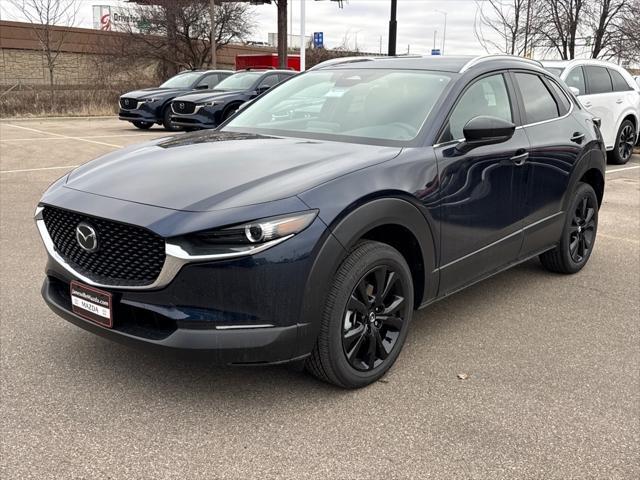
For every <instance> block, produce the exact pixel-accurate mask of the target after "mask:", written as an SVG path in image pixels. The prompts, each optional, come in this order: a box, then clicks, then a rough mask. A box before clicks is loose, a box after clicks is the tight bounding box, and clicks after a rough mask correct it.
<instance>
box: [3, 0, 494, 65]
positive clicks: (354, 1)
mask: <svg viewBox="0 0 640 480" xmlns="http://www.w3.org/2000/svg"><path fill="white" fill-rule="evenodd" d="M300 1H301V0H289V4H290V7H289V8H290V10H291V11H292V12H293V33H294V34H299V33H300ZM81 3H82V7H81V9H80V12H79V22H78V23H79V24H78V26H80V27H87V28H91V27H92V24H93V19H92V8H91V6H92V5H124V2H119V1H116V0H81ZM390 3H391V2H390V0H348V1H345V2H344V8H343V9H340V8H338V5H337V4H336V3H335V2H331V1H315V0H307V1H306V10H307V15H306V17H307V26H306V31H307V33H308V34H311V33H313V32H324V38H325V46H326V47H328V48H333V47H336V46H339V45H341V44H343V42H344V40H345V38H346V39H347V41H348V44H349V47H350V48H354V47H355V46H356V37H357V45H358V48H359V49H360V50H361V51H367V52H373V53H377V52H378V51H379V49H380V38H381V37H382V52H386V50H387V41H388V40H387V38H388V37H387V35H388V28H389V13H390ZM476 8H477V7H476V2H475V1H474V0H440V1H435V0H398V43H397V52H398V53H406V51H407V49H408V48H410V51H411V53H430V52H431V48H432V47H433V35H434V32H435V31H436V30H437V38H436V48H442V40H443V33H444V14H442V13H439V12H438V10H440V11H443V12H447V32H446V43H445V53H447V54H450V55H451V54H482V53H485V51H484V49H483V48H482V47H481V46H480V45H479V44H478V41H477V40H476V38H475V36H474V33H473V24H474V18H475V14H476ZM253 10H254V12H255V21H256V30H255V32H254V34H253V35H252V38H251V39H252V40H259V41H267V37H268V33H269V32H275V31H276V6H275V5H263V6H255V7H253ZM0 13H1V15H2V18H3V19H6V20H22V18H21V16H20V12H18V11H15V9H12V8H11V7H10V5H9V1H8V0H0ZM409 46H410V47H409Z"/></svg>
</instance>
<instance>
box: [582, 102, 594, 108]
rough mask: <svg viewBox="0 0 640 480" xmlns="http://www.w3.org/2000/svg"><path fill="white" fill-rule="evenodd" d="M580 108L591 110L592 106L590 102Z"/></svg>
mask: <svg viewBox="0 0 640 480" xmlns="http://www.w3.org/2000/svg"><path fill="white" fill-rule="evenodd" d="M582 106H583V107H584V108H591V107H592V106H593V104H592V103H591V102H587V103H583V104H582Z"/></svg>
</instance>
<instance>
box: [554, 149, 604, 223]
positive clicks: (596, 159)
mask: <svg viewBox="0 0 640 480" xmlns="http://www.w3.org/2000/svg"><path fill="white" fill-rule="evenodd" d="M606 162H607V157H606V153H605V152H603V151H602V150H601V149H600V148H592V149H591V150H590V151H588V152H586V153H585V154H584V155H583V156H582V157H581V158H580V159H579V160H578V161H577V162H576V164H575V166H574V169H573V172H571V176H570V178H569V184H568V188H567V190H566V193H565V195H564V200H563V202H562V209H563V210H564V211H566V210H567V209H568V208H569V203H570V202H571V199H572V198H573V192H575V189H576V187H577V185H578V183H579V182H586V183H588V184H589V185H591V186H592V187H593V189H594V190H595V191H596V195H597V197H598V204H599V205H602V199H603V197H604V187H605V177H604V172H605V165H606Z"/></svg>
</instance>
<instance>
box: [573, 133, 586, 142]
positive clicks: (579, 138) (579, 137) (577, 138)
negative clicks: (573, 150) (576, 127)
mask: <svg viewBox="0 0 640 480" xmlns="http://www.w3.org/2000/svg"><path fill="white" fill-rule="evenodd" d="M570 140H571V141H572V142H574V143H582V140H584V133H580V132H574V134H573V136H572V137H571V138H570Z"/></svg>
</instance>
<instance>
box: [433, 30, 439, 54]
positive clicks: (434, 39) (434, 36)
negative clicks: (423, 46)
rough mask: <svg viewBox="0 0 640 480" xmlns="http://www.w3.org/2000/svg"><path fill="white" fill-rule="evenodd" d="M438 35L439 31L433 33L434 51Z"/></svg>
mask: <svg viewBox="0 0 640 480" xmlns="http://www.w3.org/2000/svg"><path fill="white" fill-rule="evenodd" d="M437 35H438V30H434V31H433V49H434V50H435V49H436V36H437Z"/></svg>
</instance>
